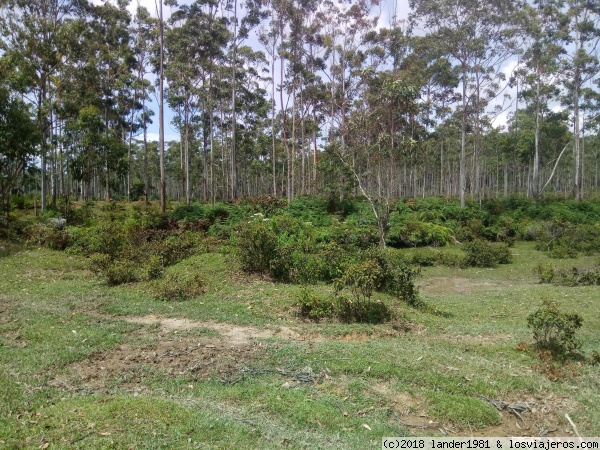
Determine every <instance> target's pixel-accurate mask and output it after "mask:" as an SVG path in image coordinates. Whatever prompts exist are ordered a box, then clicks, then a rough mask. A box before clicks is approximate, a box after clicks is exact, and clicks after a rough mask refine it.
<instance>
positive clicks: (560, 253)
mask: <svg viewBox="0 0 600 450" xmlns="http://www.w3.org/2000/svg"><path fill="white" fill-rule="evenodd" d="M548 256H549V257H550V258H554V259H567V258H577V250H576V249H575V248H574V247H571V246H567V245H564V244H558V245H554V246H552V247H551V248H550V251H549V252H548Z"/></svg>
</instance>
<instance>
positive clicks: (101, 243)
mask: <svg viewBox="0 0 600 450" xmlns="http://www.w3.org/2000/svg"><path fill="white" fill-rule="evenodd" d="M68 233H69V236H70V240H71V242H70V246H69V252H71V253H73V254H78V255H82V256H89V255H91V254H92V253H105V254H107V255H110V256H111V257H112V258H115V257H116V256H117V255H118V254H119V253H121V252H122V251H123V248H124V247H125V245H126V243H127V236H126V234H125V229H124V227H123V226H122V225H121V224H119V223H118V222H114V221H109V222H101V223H100V224H99V225H96V226H93V227H89V228H76V227H69V228H68Z"/></svg>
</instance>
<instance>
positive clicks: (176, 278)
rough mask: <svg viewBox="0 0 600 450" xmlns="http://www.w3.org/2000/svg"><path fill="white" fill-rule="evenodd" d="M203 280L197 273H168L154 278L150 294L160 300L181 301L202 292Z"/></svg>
mask: <svg viewBox="0 0 600 450" xmlns="http://www.w3.org/2000/svg"><path fill="white" fill-rule="evenodd" d="M204 291H205V289H204V282H203V281H202V278H201V277H200V275H198V274H189V273H186V274H181V273H170V274H168V275H166V276H165V277H164V278H161V279H158V280H155V281H154V283H153V286H152V295H153V296H154V298H155V299H157V300H161V301H165V302H167V301H183V300H189V299H191V298H194V297H198V296H200V295H202V294H203V293H204Z"/></svg>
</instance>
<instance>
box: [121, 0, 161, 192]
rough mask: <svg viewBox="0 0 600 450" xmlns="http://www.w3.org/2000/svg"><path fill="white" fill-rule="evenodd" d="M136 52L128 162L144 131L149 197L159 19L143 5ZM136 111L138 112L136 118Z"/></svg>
mask: <svg viewBox="0 0 600 450" xmlns="http://www.w3.org/2000/svg"><path fill="white" fill-rule="evenodd" d="M131 33H132V40H133V42H132V52H133V54H134V57H135V64H134V69H133V72H134V75H135V81H134V95H133V99H132V108H131V117H130V120H129V142H128V156H127V159H128V162H129V164H131V163H132V150H133V136H134V133H135V132H137V131H138V130H139V129H141V130H142V142H143V150H144V151H143V154H142V160H143V161H144V170H143V174H142V177H141V179H142V180H143V188H142V190H143V192H144V193H145V195H146V196H147V194H148V188H149V186H148V125H149V124H151V123H152V121H151V119H150V117H151V116H152V115H153V114H154V113H153V112H152V111H151V110H150V109H149V107H148V102H149V100H150V95H149V94H150V93H151V92H152V91H153V86H152V83H151V82H150V80H149V79H148V78H147V75H148V74H149V72H150V71H151V69H150V62H151V56H152V45H153V44H154V42H156V38H157V20H156V19H155V18H153V17H152V16H151V15H150V13H149V11H148V10H147V9H146V8H145V7H143V6H139V5H138V8H137V10H136V13H135V16H134V17H133V23H132V31H131ZM136 112H137V113H138V114H137V116H136ZM130 178H131V175H130V169H128V173H127V198H128V199H130V197H131V192H130V189H131V179H130Z"/></svg>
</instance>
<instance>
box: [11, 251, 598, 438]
mask: <svg viewBox="0 0 600 450" xmlns="http://www.w3.org/2000/svg"><path fill="white" fill-rule="evenodd" d="M399 251H404V252H410V251H411V250H399ZM448 251H455V249H452V248H451V249H449V250H448ZM456 251H458V250H456ZM512 251H513V254H514V262H513V263H512V264H508V265H501V266H498V268H494V269H482V268H468V269H453V268H443V267H431V268H425V269H424V270H423V273H422V276H421V278H420V279H419V285H420V287H421V296H422V298H423V299H424V300H425V301H426V302H427V303H428V304H429V305H432V306H435V307H436V308H437V309H438V310H439V311H441V312H442V314H434V313H431V312H425V311H420V310H415V309H411V308H408V307H407V306H405V305H403V304H395V305H392V306H393V308H394V309H395V311H396V313H397V316H398V318H397V319H395V320H394V321H392V322H391V323H387V324H383V325H368V324H351V325H345V324H340V323H328V322H324V323H309V322H304V321H302V320H301V319H299V318H298V317H297V314H296V311H297V307H296V306H295V305H294V302H295V300H294V294H295V293H296V292H298V290H299V289H300V287H299V286H297V285H287V284H282V283H277V284H276V283H273V282H271V281H270V280H269V279H267V278H262V277H260V276H252V275H248V274H244V273H242V272H241V271H240V270H239V269H238V268H237V265H236V264H235V262H234V261H233V259H232V258H231V257H230V256H228V255H224V254H221V253H205V254H202V255H196V256H193V257H191V258H187V259H185V260H183V261H181V262H180V263H178V264H176V265H174V266H171V267H169V268H167V272H170V271H173V272H177V271H190V270H191V271H196V272H199V273H200V274H201V276H202V278H203V279H204V280H205V282H206V287H207V290H206V293H204V294H203V295H202V296H200V297H197V298H195V299H192V300H189V301H183V302H160V301H157V300H153V299H152V297H151V295H150V294H149V284H148V283H146V282H140V283H134V284H125V285H121V286H118V287H109V286H107V285H106V284H105V283H104V282H103V281H101V280H99V279H98V278H97V277H96V276H94V275H93V274H92V273H91V272H89V271H88V268H87V267H88V264H87V261H86V260H85V259H84V258H80V257H75V256H69V255H67V254H65V253H62V252H54V251H51V250H46V249H35V248H30V249H24V250H18V249H17V250H16V251H11V252H6V253H5V254H4V255H3V256H2V257H0V274H1V276H0V448H94V449H102V448H115V449H125V448H174V449H180V448H203V449H206V448H224V449H228V448H379V447H380V445H381V438H382V437H383V436H411V435H421V436H431V435H444V434H447V435H450V436H471V435H473V436H518V435H533V436H538V435H548V436H565V435H569V434H571V433H573V429H572V428H571V426H570V425H569V423H568V421H567V419H566V418H565V414H568V415H569V417H570V418H571V419H572V420H573V422H574V423H575V424H576V425H577V427H578V430H579V433H580V434H581V435H582V436H597V435H598V434H600V403H599V402H598V392H600V366H598V365H591V364H588V363H583V362H580V361H574V362H573V363H572V364H571V366H570V367H569V368H567V369H565V370H564V371H563V372H561V374H560V377H559V379H558V380H556V381H552V380H551V379H550V378H549V377H548V376H547V374H546V373H543V371H542V370H540V368H539V366H540V360H539V359H538V358H537V356H536V355H535V353H534V352H533V351H532V350H529V351H522V350H523V348H524V346H523V345H521V346H520V349H517V347H518V346H519V343H520V342H522V341H524V342H526V343H529V344H531V343H532V335H531V331H530V330H529V329H528V328H527V325H526V318H527V316H528V315H529V314H531V313H532V312H533V311H535V310H536V309H537V308H539V306H540V305H541V302H542V298H544V297H549V298H552V299H554V300H557V301H559V302H560V303H561V305H562V308H563V309H564V310H565V311H568V312H577V313H578V314H580V315H581V316H582V317H583V327H582V328H581V330H579V336H580V338H581V340H582V342H583V348H582V350H583V352H584V353H586V354H589V353H591V352H592V351H594V350H595V351H600V334H599V333H598V330H599V329H600V316H599V311H600V307H599V301H600V300H599V299H600V295H599V294H600V288H599V287H597V286H592V287H557V286H552V285H548V284H539V283H538V280H537V278H536V276H535V275H534V274H533V271H532V269H533V267H534V266H535V265H537V264H538V263H539V262H546V261H548V257H547V256H546V255H545V254H543V253H541V252H538V251H536V250H534V249H533V246H532V244H530V243H518V244H517V245H516V246H515V247H514V248H513V249H512ZM9 253H10V254H9ZM596 259H597V258H593V257H580V258H578V259H576V260H575V259H570V260H557V261H555V264H557V265H564V266H565V267H570V266H575V265H577V266H583V265H590V264H592V263H594V262H596ZM317 288H318V289H323V290H329V289H331V288H330V287H329V286H325V285H323V286H317ZM376 298H377V299H379V300H381V301H384V302H391V298H390V297H387V296H384V295H381V294H376ZM390 304H391V303H390ZM536 366H537V367H536ZM482 397H485V398H488V399H494V400H499V401H501V402H506V404H511V403H512V404H514V403H526V404H527V405H528V407H529V410H528V411H525V412H522V413H520V414H518V413H514V412H511V411H510V410H504V411H498V410H497V409H496V408H495V407H494V406H492V404H491V403H490V402H488V401H486V400H485V399H484V398H482Z"/></svg>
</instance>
